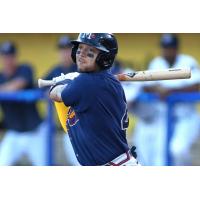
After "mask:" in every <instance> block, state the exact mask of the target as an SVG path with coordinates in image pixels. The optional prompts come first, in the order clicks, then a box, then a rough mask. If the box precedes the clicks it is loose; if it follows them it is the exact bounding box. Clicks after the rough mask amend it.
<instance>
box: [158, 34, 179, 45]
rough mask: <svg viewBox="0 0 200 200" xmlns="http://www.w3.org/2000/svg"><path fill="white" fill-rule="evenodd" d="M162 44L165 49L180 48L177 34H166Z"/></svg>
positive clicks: (163, 36) (162, 38)
mask: <svg viewBox="0 0 200 200" xmlns="http://www.w3.org/2000/svg"><path fill="white" fill-rule="evenodd" d="M160 44H161V47H163V48H169V47H172V48H178V45H179V41H178V37H177V36H176V35H175V34H170V33H165V34H163V35H162V37H161V41H160Z"/></svg>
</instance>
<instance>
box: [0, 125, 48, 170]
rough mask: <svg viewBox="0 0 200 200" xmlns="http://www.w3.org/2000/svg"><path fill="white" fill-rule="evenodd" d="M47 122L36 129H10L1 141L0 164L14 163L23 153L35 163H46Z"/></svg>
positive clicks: (41, 164)
mask: <svg viewBox="0 0 200 200" xmlns="http://www.w3.org/2000/svg"><path fill="white" fill-rule="evenodd" d="M46 139H47V124H46V123H42V124H40V125H39V127H38V128H37V129H35V130H34V131H27V132H17V131H13V130H8V131H7V132H6V133H5V136H4V138H3V140H2V141H1V143H0V165H1V166H9V165H14V164H15V163H16V162H17V161H18V160H19V159H20V157H21V156H22V155H24V154H25V155H27V156H28V158H29V160H30V161H31V162H32V164H33V165H38V166H43V165H46V153H47V152H46V149H47V148H46V145H47V141H46Z"/></svg>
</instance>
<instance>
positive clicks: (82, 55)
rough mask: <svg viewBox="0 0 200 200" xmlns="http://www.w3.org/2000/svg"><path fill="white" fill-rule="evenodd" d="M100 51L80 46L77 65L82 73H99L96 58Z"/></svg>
mask: <svg viewBox="0 0 200 200" xmlns="http://www.w3.org/2000/svg"><path fill="white" fill-rule="evenodd" d="M99 52H100V50H98V49H96V48H94V47H92V46H89V45H86V44H79V47H78V50H77V52H76V63H77V66H78V69H79V71H80V72H91V71H98V70H99V68H98V66H97V65H96V62H95V61H96V58H97V56H98V54H99Z"/></svg>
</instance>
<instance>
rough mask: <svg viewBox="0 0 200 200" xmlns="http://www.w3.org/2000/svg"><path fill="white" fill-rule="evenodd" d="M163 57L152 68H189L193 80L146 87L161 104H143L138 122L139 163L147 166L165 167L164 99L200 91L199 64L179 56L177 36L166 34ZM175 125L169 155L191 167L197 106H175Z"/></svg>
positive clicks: (197, 127)
mask: <svg viewBox="0 0 200 200" xmlns="http://www.w3.org/2000/svg"><path fill="white" fill-rule="evenodd" d="M160 46H161V56H159V57H156V58H155V59H153V60H152V61H151V62H150V65H149V69H150V70H152V69H158V70H159V69H167V68H183V67H190V68H191V70H192V78H191V79H184V80H173V81H172V80H169V81H155V82H149V83H147V84H146V86H145V87H144V90H145V91H146V92H155V93H157V94H158V95H159V96H160V101H159V102H154V103H147V104H144V103H143V104H142V105H141V104H140V109H139V112H140V113H141V114H142V115H141V117H140V118H139V120H138V123H137V126H136V129H135V135H134V141H135V143H136V146H137V149H138V157H139V161H140V162H141V163H142V164H143V162H144V163H145V164H146V165H164V164H165V159H164V158H165V145H166V115H167V107H166V104H165V99H166V97H167V95H169V94H171V93H177V95H178V93H179V92H192V91H198V87H199V86H198V85H199V83H200V71H199V68H198V63H197V61H196V60H195V59H194V58H193V57H191V56H189V55H184V54H179V40H178V37H177V36H176V35H175V34H163V35H162V38H161V43H160ZM174 112H175V116H174V119H175V120H174V121H173V122H172V123H175V127H174V132H173V137H172V140H171V142H170V152H171V155H172V157H173V162H174V164H175V165H191V155H190V148H191V145H192V144H193V143H194V141H195V139H196V138H197V136H198V132H199V115H198V113H197V110H196V106H195V104H194V103H181V102H180V103H177V104H176V105H175V110H174Z"/></svg>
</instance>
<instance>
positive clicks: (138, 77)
mask: <svg viewBox="0 0 200 200" xmlns="http://www.w3.org/2000/svg"><path fill="white" fill-rule="evenodd" d="M115 76H116V78H117V79H118V80H119V81H156V80H173V79H189V78H190V77H191V70H190V68H179V69H178V68H177V69H176V68H173V69H163V70H146V71H136V72H133V73H127V74H118V75H115ZM54 84H56V82H55V81H53V80H43V79H39V80H38V87H39V88H43V87H47V86H52V85H54Z"/></svg>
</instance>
